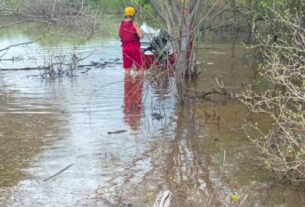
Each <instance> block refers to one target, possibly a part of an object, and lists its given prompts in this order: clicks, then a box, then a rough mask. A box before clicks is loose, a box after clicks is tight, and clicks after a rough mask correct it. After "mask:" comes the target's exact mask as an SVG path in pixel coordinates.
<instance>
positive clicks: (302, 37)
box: [242, 15, 305, 181]
mask: <svg viewBox="0 0 305 207" xmlns="http://www.w3.org/2000/svg"><path fill="white" fill-rule="evenodd" d="M277 17H278V18H277V19H278V22H277V24H278V25H281V31H283V33H281V35H280V36H279V38H278V39H277V41H275V42H273V41H272V40H271V39H272V37H270V39H268V38H266V39H265V41H262V40H261V49H262V53H263V57H264V61H265V62H264V64H263V65H262V66H261V67H260V72H261V75H262V76H263V77H264V78H265V79H266V80H268V81H269V82H270V83H271V85H272V86H273V88H272V89H270V90H267V91H265V92H263V93H255V92H254V91H248V93H246V94H244V96H243V98H242V101H243V102H244V103H245V104H246V105H247V106H248V107H249V108H250V110H251V111H253V112H263V113H267V114H269V115H270V116H271V117H272V118H273V120H274V125H273V128H272V129H271V130H269V132H267V133H263V132H261V131H260V133H261V134H262V136H261V137H260V138H255V137H251V139H252V140H253V141H254V143H255V144H256V145H257V147H258V149H259V150H260V152H261V154H262V158H263V163H264V165H265V166H266V167H267V168H268V169H270V170H272V171H274V172H278V173H280V174H281V175H284V176H286V177H288V178H289V179H291V180H294V181H295V180H297V181H305V29H304V28H305V27H304V26H305V25H304V23H305V21H304V20H305V19H304V16H302V15H295V16H294V17H292V16H289V17H288V15H287V16H286V17H283V16H280V15H277ZM252 127H253V128H255V129H256V130H258V131H259V128H258V127H257V126H255V125H252Z"/></svg>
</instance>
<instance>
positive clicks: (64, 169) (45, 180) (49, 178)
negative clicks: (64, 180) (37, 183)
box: [43, 163, 73, 182]
mask: <svg viewBox="0 0 305 207" xmlns="http://www.w3.org/2000/svg"><path fill="white" fill-rule="evenodd" d="M72 165H73V163H71V164H70V165H68V166H67V167H65V168H63V169H62V170H60V171H58V172H57V173H55V174H54V175H52V176H50V177H48V178H46V179H44V180H43V182H47V181H48V180H51V179H52V178H54V177H56V176H57V175H59V174H61V173H63V172H64V171H66V170H68V169H69V168H70V167H72Z"/></svg>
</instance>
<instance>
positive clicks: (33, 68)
mask: <svg viewBox="0 0 305 207" xmlns="http://www.w3.org/2000/svg"><path fill="white" fill-rule="evenodd" d="M54 65H70V64H64V63H62V64H52V65H49V66H38V67H24V68H0V71H22V70H47V69H50V68H51V67H52V66H54ZM106 66H107V64H104V63H99V64H96V63H92V64H84V65H78V66H77V67H76V69H82V68H85V67H96V68H104V67H106Z"/></svg>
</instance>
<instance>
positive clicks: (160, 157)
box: [0, 34, 305, 207]
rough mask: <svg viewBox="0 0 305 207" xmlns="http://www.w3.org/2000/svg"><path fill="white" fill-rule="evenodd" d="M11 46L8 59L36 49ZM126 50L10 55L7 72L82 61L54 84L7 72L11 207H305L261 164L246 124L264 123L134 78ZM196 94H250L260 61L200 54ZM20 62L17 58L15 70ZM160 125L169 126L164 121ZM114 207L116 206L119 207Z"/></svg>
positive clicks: (2, 165)
mask: <svg viewBox="0 0 305 207" xmlns="http://www.w3.org/2000/svg"><path fill="white" fill-rule="evenodd" d="M28 40H30V38H29V37H28V36H27V35H26V34H22V35H16V36H14V35H13V36H12V35H9V37H8V36H6V35H3V36H1V38H0V48H1V47H5V46H7V45H9V44H12V43H14V44H15V43H18V42H24V41H28ZM120 50H121V48H120V42H118V41H117V40H99V41H88V42H86V43H83V44H81V45H79V44H76V45H71V44H65V42H60V44H56V45H53V46H52V45H51V46H50V45H48V46H46V45H44V44H41V43H39V42H37V43H33V44H30V45H26V46H22V47H15V48H12V49H10V50H9V51H8V52H7V53H6V54H4V56H3V57H2V59H4V60H2V61H0V68H7V69H9V68H21V67H38V66H41V65H43V64H45V63H50V62H52V61H56V60H58V59H60V58H61V60H62V59H64V58H67V59H69V57H70V56H71V55H72V54H77V55H78V56H79V57H88V58H86V59H85V60H84V61H83V62H82V63H83V64H88V63H90V62H92V61H97V62H110V63H109V64H107V65H106V67H104V68H95V67H89V68H83V69H80V70H78V71H76V76H75V77H61V78H56V79H52V80H50V79H44V78H42V77H41V74H42V71H41V70H30V71H22V70H21V71H13V70H7V71H0V206H26V207H27V206H31V207H32V206H34V207H36V206H37V207H38V206H39V207H40V206H107V207H109V206H118V207H121V206H135V207H143V206H153V204H154V201H155V199H156V197H157V195H158V193H159V192H160V191H164V190H170V191H171V192H172V193H173V195H174V202H175V203H176V206H181V207H186V206H198V207H199V206H213V204H214V206H228V205H229V202H230V197H231V195H233V194H234V193H238V194H239V195H240V197H241V199H243V198H247V199H246V201H245V206H287V207H290V206H291V207H292V206H304V205H305V196H304V193H303V192H302V191H301V190H299V189H297V188H294V187H292V186H289V185H281V184H279V182H276V181H275V180H274V179H273V178H272V177H271V176H270V175H269V174H268V173H267V172H265V171H263V170H262V169H261V168H259V166H258V165H257V162H256V156H255V155H256V152H255V150H254V148H253V146H252V145H251V143H250V141H249V140H247V138H246V137H245V134H244V132H243V130H242V129H241V126H242V124H243V123H244V122H245V121H246V120H251V119H255V120H256V121H258V122H259V123H261V124H264V125H265V126H266V128H268V125H269V124H270V123H268V121H267V122H266V121H264V120H262V118H261V117H253V116H252V115H250V114H249V113H248V111H247V110H246V108H244V107H243V106H242V105H240V104H239V103H238V102H236V101H233V100H230V99H228V98H225V97H214V98H211V99H209V100H199V101H198V100H196V101H192V102H190V103H188V104H186V105H184V106H179V105H178V104H177V102H176V99H175V95H174V93H173V91H175V80H174V78H173V77H171V76H168V75H164V76H161V78H159V79H158V80H156V79H154V78H153V74H149V73H148V74H145V77H141V76H135V75H133V76H132V77H125V76H124V73H123V71H122V68H121V64H120V60H119V61H117V58H121V54H120ZM199 54H200V55H199V56H200V58H199V61H200V65H199V66H200V68H201V70H202V73H201V76H200V78H199V80H197V81H196V83H194V84H193V85H192V87H194V88H195V89H199V90H208V89H209V88H211V87H215V86H216V81H215V78H217V79H218V80H219V81H223V82H224V84H225V86H226V87H227V88H228V89H229V90H231V91H240V90H241V89H243V88H244V87H245V86H246V85H248V84H249V83H251V82H252V80H253V79H255V78H256V76H255V72H254V71H253V67H252V66H253V65H252V64H253V62H252V59H251V55H249V54H250V53H249V51H247V50H245V49H243V48H242V47H236V48H235V50H232V48H231V46H230V45H211V46H205V47H204V48H201V49H200V50H199ZM12 57H18V58H15V59H14V61H13V60H12ZM156 114H157V115H158V116H156ZM112 204H113V205H112Z"/></svg>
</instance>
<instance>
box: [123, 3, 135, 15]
mask: <svg viewBox="0 0 305 207" xmlns="http://www.w3.org/2000/svg"><path fill="white" fill-rule="evenodd" d="M124 15H125V17H134V16H135V15H136V10H135V8H133V7H131V6H129V7H126V8H125V10H124Z"/></svg>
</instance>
